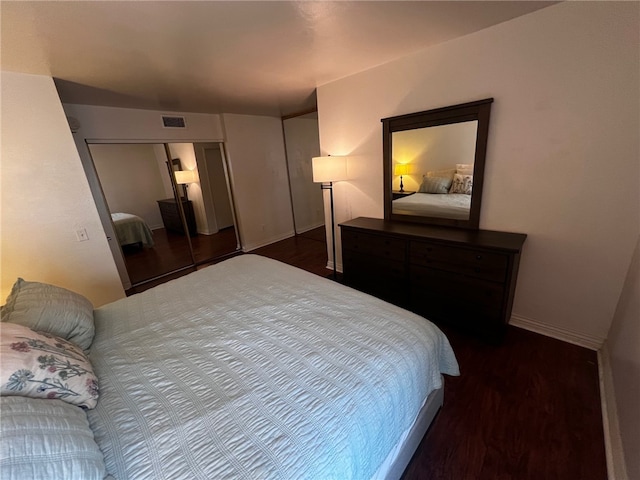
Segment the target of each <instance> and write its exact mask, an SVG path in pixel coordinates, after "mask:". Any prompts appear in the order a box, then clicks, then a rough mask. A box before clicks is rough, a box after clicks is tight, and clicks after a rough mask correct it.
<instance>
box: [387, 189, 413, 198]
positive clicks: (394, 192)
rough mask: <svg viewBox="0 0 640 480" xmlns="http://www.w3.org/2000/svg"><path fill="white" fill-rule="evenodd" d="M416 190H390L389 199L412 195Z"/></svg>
mask: <svg viewBox="0 0 640 480" xmlns="http://www.w3.org/2000/svg"><path fill="white" fill-rule="evenodd" d="M414 193H416V192H410V191H409V190H405V191H404V192H401V191H400V190H392V191H391V199H392V200H397V199H399V198H402V197H408V196H409V195H413V194H414Z"/></svg>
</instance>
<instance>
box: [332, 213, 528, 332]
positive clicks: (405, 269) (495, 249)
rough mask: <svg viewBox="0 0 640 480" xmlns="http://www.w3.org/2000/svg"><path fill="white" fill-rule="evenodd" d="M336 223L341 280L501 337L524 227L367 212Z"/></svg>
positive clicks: (439, 320) (428, 315) (462, 327)
mask: <svg viewBox="0 0 640 480" xmlns="http://www.w3.org/2000/svg"><path fill="white" fill-rule="evenodd" d="M340 229H341V236H342V264H343V281H344V283H345V284H346V285H349V286H351V287H353V288H356V289H358V290H362V291H364V292H367V293H370V294H372V295H375V296H377V297H379V298H382V299H384V300H387V301H389V302H391V303H395V304H397V305H399V306H402V307H404V308H407V309H409V310H412V311H414V312H416V313H418V314H420V315H422V316H424V317H426V318H428V319H429V320H431V321H433V322H434V323H436V324H445V325H451V326H453V327H456V328H457V329H460V330H463V331H465V332H467V333H471V334H473V335H475V336H478V337H481V338H483V339H484V340H487V341H490V342H499V341H500V340H501V339H502V337H503V335H504V332H505V329H506V325H507V324H508V322H509V319H510V317H511V308H512V306H513V297H514V294H515V289H516V280H517V277H518V265H519V263H520V254H521V251H522V246H523V244H524V241H525V239H526V235H525V234H521V233H507V232H497V231H490V230H463V229H456V228H450V227H440V226H429V225H420V224H412V223H403V222H395V221H388V220H382V219H377V218H365V217H360V218H356V219H353V220H350V221H348V222H346V223H343V224H341V225H340Z"/></svg>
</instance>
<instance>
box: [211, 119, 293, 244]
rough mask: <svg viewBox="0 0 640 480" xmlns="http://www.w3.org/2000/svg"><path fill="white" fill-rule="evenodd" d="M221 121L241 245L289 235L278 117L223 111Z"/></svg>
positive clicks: (290, 227)
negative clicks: (224, 112)
mask: <svg viewBox="0 0 640 480" xmlns="http://www.w3.org/2000/svg"><path fill="white" fill-rule="evenodd" d="M223 122H224V129H225V136H226V149H227V155H228V159H229V164H230V170H231V172H230V173H231V179H232V188H233V192H234V197H235V201H236V213H237V216H238V224H239V225H238V228H239V230H240V239H241V241H242V246H243V249H244V250H245V251H248V250H253V249H255V248H258V247H260V246H263V245H267V244H269V243H272V242H276V241H278V240H282V239H284V238H288V237H290V236H292V235H293V234H294V230H293V215H292V213H291V201H290V198H289V185H288V183H287V169H286V161H285V155H284V140H283V137H282V124H281V121H280V119H279V118H275V117H259V116H251V115H236V114H224V115H223Z"/></svg>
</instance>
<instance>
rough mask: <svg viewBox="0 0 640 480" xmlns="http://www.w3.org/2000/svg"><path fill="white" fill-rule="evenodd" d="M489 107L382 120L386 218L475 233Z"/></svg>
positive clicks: (476, 105)
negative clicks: (462, 229) (473, 231)
mask: <svg viewBox="0 0 640 480" xmlns="http://www.w3.org/2000/svg"><path fill="white" fill-rule="evenodd" d="M492 102H493V98H488V99H484V100H479V101H476V102H470V103H464V104H460V105H453V106H449V107H443V108H437V109H434V110H427V111H424V112H417V113H410V114H407V115H400V116H396V117H389V118H384V119H382V142H383V160H384V214H385V219H387V220H396V221H405V222H417V223H426V224H431V225H447V226H452V227H458V228H467V229H477V228H478V225H479V222H480V205H481V202H482V183H483V179H484V166H485V157H486V150H487V136H488V132H489V117H490V113H491V103H492Z"/></svg>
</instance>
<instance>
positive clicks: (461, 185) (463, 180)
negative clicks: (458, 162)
mask: <svg viewBox="0 0 640 480" xmlns="http://www.w3.org/2000/svg"><path fill="white" fill-rule="evenodd" d="M472 189H473V175H460V174H457V173H456V174H455V175H454V176H453V184H452V185H451V190H449V193H464V194H466V195H471V191H472Z"/></svg>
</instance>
